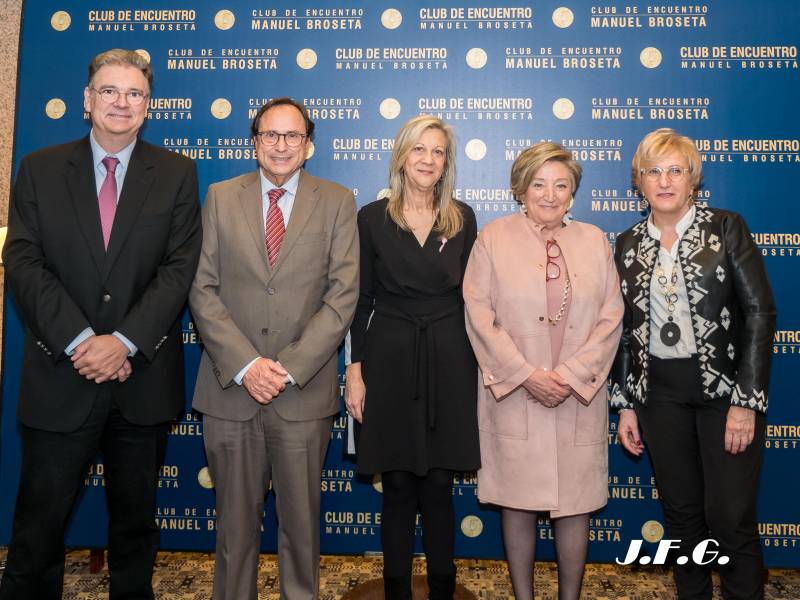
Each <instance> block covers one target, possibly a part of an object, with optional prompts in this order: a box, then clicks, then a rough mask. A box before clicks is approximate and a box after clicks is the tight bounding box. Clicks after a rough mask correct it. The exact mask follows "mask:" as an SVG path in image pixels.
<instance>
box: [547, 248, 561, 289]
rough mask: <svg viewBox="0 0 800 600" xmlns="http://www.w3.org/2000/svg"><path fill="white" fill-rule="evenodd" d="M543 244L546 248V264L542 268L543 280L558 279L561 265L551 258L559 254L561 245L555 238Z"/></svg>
mask: <svg viewBox="0 0 800 600" xmlns="http://www.w3.org/2000/svg"><path fill="white" fill-rule="evenodd" d="M545 246H546V248H547V266H546V267H545V270H544V272H545V281H550V280H551V279H558V278H559V277H561V267H559V266H558V263H557V262H555V260H553V259H554V258H558V257H559V256H561V247H560V246H559V245H558V242H557V241H555V240H547V244H546V245H545Z"/></svg>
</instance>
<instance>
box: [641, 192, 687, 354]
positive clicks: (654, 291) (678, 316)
mask: <svg viewBox="0 0 800 600" xmlns="http://www.w3.org/2000/svg"><path fill="white" fill-rule="evenodd" d="M694 215H695V208H694V204H692V207H691V208H690V209H689V212H687V213H686V214H685V215H683V217H682V218H681V220H680V221H678V223H677V224H676V225H675V232H676V233H677V234H678V238H677V239H676V240H675V244H673V246H672V248H664V247H663V246H661V247H660V248H659V250H658V260H659V261H661V269H662V270H663V271H664V275H665V276H666V277H667V279H668V280H669V279H671V277H672V266H673V264H676V263H677V264H676V266H677V271H678V283H677V290H676V293H677V295H678V301H677V302H676V303H675V312H673V313H671V315H672V319H673V322H674V323H675V324H676V325H677V326H678V327H679V328H680V330H681V337H680V339H679V340H678V343H677V344H675V345H674V346H667V345H665V344H664V343H663V342H662V341H661V328H662V327H663V326H664V325H665V324H666V323H667V322H668V320H669V319H668V317H669V316H670V312H669V310H668V309H667V300H666V298H664V293H663V291H662V288H661V284H659V283H658V277H657V276H656V273H655V268H654V269H653V276H652V277H651V278H650V354H651V355H653V356H655V357H657V358H689V357H690V356H692V355H693V354H697V344H696V343H695V340H694V331H693V329H692V313H691V311H690V310H689V295H688V293H687V291H686V281H685V280H684V278H683V270H682V269H681V267H680V262H678V248H679V246H680V242H681V238H682V237H683V235H684V234H685V233H686V230H687V229H689V226H690V225H691V224H692V221H694ZM647 233H649V234H650V237H652V238H653V239H656V240H659V241H660V240H661V231H660V230H659V229H658V228H657V227H656V225H655V223H653V215H652V213H651V214H650V217H649V218H648V219H647Z"/></svg>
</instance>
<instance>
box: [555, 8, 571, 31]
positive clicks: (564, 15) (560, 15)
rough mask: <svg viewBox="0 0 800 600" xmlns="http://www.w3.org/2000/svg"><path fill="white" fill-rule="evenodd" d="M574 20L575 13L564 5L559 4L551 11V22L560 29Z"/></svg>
mask: <svg viewBox="0 0 800 600" xmlns="http://www.w3.org/2000/svg"><path fill="white" fill-rule="evenodd" d="M574 20H575V15H573V14H572V11H571V10H570V9H568V8H567V7H566V6H559V7H558V8H557V9H555V10H554V11H553V24H554V25H555V26H556V27H560V28H561V29H566V28H567V27H569V26H570V25H572V22H573V21H574Z"/></svg>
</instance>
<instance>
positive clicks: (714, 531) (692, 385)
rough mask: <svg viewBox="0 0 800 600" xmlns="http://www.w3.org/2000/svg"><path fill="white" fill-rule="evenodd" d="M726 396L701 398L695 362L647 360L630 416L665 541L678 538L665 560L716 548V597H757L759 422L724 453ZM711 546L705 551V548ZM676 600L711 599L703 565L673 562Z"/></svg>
mask: <svg viewBox="0 0 800 600" xmlns="http://www.w3.org/2000/svg"><path fill="white" fill-rule="evenodd" d="M729 407H730V403H729V401H728V399H727V398H722V399H717V400H712V401H708V400H706V399H704V398H703V394H702V387H701V379H700V368H699V363H698V361H697V359H696V358H689V359H670V360H662V359H658V358H655V357H651V362H650V369H649V392H648V396H647V405H645V406H642V405H640V404H638V403H637V406H636V415H637V417H638V420H639V426H640V427H641V431H642V435H643V436H644V439H645V441H646V443H647V448H648V452H649V454H650V460H651V462H652V464H653V470H654V472H655V476H656V482H657V485H658V489H659V493H660V495H661V500H662V503H663V507H664V519H665V521H666V530H667V534H668V536H669V539H676V540H681V548H680V550H673V551H671V555H672V556H673V557H677V556H687V557H691V555H692V550H693V549H694V547H695V546H696V545H697V544H698V543H699V542H700V541H702V540H704V539H709V538H710V539H714V540H716V541H717V542H718V543H719V551H720V556H723V555H724V556H728V557H730V562H728V563H727V564H726V565H721V566H719V567H717V568H718V570H719V574H720V580H721V587H722V597H723V598H725V599H726V600H734V599H735V600H760V599H761V598H763V597H764V589H763V584H762V568H763V563H762V557H761V542H760V540H759V537H758V521H757V518H756V497H757V493H758V479H759V473H760V470H761V458H762V453H763V448H764V432H765V428H766V421H765V418H764V415H763V414H761V413H756V429H755V438H754V439H753V442H752V443H751V444H750V445H749V446H748V447H747V449H746V450H745V451H744V452H743V453H741V454H736V455H733V454H729V453H728V452H726V451H725V423H726V417H727V413H728V409H729ZM711 549H713V547H711ZM674 576H675V585H676V587H677V589H678V597H679V598H681V599H682V600H694V599H698V600H699V599H703V600H710V599H711V592H712V586H711V573H710V571H709V568H708V567H702V566H698V565H695V564H694V563H693V561H692V560H689V562H688V563H686V564H685V565H678V564H675V565H674Z"/></svg>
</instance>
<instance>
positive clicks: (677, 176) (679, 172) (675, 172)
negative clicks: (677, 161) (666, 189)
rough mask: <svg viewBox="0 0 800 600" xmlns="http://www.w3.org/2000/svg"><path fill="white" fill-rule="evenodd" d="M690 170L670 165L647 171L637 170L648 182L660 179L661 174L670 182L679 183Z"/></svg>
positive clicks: (651, 168)
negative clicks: (664, 174) (665, 175)
mask: <svg viewBox="0 0 800 600" xmlns="http://www.w3.org/2000/svg"><path fill="white" fill-rule="evenodd" d="M690 170H691V169H689V167H679V166H678V165H672V166H671V167H667V168H663V167H650V168H649V169H639V173H641V174H642V175H644V176H645V177H647V179H649V180H650V181H656V180H658V179H661V174H662V173H666V174H667V177H669V180H670V181H680V180H681V179H683V176H684V175H686V173H688V172H689V171H690Z"/></svg>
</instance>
